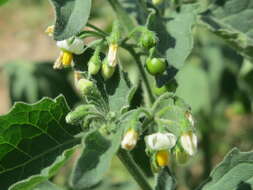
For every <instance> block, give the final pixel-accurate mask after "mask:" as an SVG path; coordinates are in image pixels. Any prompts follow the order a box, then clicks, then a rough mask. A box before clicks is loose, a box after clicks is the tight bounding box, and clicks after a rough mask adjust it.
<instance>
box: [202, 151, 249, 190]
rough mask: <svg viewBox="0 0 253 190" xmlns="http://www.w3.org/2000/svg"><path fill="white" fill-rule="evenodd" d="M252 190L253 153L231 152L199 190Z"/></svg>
mask: <svg viewBox="0 0 253 190" xmlns="http://www.w3.org/2000/svg"><path fill="white" fill-rule="evenodd" d="M252 188H253V152H240V151H239V150H238V149H237V148H234V149H232V150H231V152H230V153H228V155H227V156H226V157H225V158H224V160H223V161H222V162H221V163H220V164H219V165H218V166H217V167H216V168H215V169H214V170H213V171H212V172H211V174H210V177H209V178H208V179H207V180H206V182H204V184H202V185H201V187H199V188H198V189H199V190H216V189H229V190H250V189H252Z"/></svg>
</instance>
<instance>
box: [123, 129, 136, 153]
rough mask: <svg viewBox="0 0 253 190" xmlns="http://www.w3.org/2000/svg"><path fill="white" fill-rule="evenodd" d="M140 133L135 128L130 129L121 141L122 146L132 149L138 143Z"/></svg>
mask: <svg viewBox="0 0 253 190" xmlns="http://www.w3.org/2000/svg"><path fill="white" fill-rule="evenodd" d="M137 140H138V133H137V131H136V130H134V129H129V130H128V131H127V132H126V134H125V135H124V137H123V140H122V141H121V147H122V148H123V149H126V150H132V149H133V148H134V147H135V146H136V143H137Z"/></svg>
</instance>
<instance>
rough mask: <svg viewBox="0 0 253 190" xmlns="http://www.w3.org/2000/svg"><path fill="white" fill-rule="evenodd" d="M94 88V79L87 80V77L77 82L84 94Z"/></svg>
mask: <svg viewBox="0 0 253 190" xmlns="http://www.w3.org/2000/svg"><path fill="white" fill-rule="evenodd" d="M92 88H94V84H93V82H92V81H90V80H87V79H80V80H79V81H78V82H77V89H78V90H79V91H80V92H81V93H82V94H83V95H88V94H89V93H90V92H91V90H92Z"/></svg>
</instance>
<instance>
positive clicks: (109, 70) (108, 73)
mask: <svg viewBox="0 0 253 190" xmlns="http://www.w3.org/2000/svg"><path fill="white" fill-rule="evenodd" d="M114 71H115V67H110V66H109V65H108V63H107V62H106V63H103V64H102V76H103V78H104V79H105V80H108V79H109V78H111V77H112V75H113V73H114Z"/></svg>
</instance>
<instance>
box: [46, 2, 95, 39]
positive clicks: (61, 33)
mask: <svg viewBox="0 0 253 190" xmlns="http://www.w3.org/2000/svg"><path fill="white" fill-rule="evenodd" d="M51 1H52V4H53V5H54V8H55V13H56V21H55V31H54V39H55V40H64V39H67V38H70V37H71V36H74V35H76V34H77V33H79V32H80V31H81V30H82V29H83V28H84V27H85V25H86V23H87V21H88V18H89V16H90V10H91V0H65V1H62V0H51Z"/></svg>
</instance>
